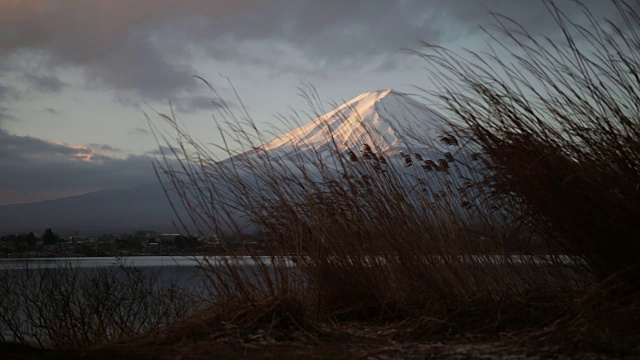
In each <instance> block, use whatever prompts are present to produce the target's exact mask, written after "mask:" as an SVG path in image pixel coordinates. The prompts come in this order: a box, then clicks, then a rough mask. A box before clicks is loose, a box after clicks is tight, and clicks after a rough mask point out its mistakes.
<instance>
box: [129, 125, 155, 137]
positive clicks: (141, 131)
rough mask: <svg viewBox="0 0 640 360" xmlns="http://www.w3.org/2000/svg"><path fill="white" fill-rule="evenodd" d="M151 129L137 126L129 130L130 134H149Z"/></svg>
mask: <svg viewBox="0 0 640 360" xmlns="http://www.w3.org/2000/svg"><path fill="white" fill-rule="evenodd" d="M149 133H150V131H149V130H148V129H145V128H141V127H137V128H135V129H131V130H130V131H129V135H148V134H149Z"/></svg>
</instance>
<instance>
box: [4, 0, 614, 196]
mask: <svg viewBox="0 0 640 360" xmlns="http://www.w3.org/2000/svg"><path fill="white" fill-rule="evenodd" d="M557 2H558V3H559V4H560V5H561V6H562V7H563V9H565V11H566V12H567V13H568V14H569V15H570V16H571V15H575V16H578V17H579V16H580V9H579V8H578V7H577V6H575V4H573V2H571V1H568V0H566V1H563V0H558V1H557ZM586 3H588V4H590V6H591V10H592V11H593V12H594V14H596V15H601V16H607V17H612V18H613V19H614V20H615V13H616V12H615V8H614V6H613V4H612V2H611V1H610V0H592V1H586ZM491 11H493V12H497V13H502V14H505V15H508V16H509V17H511V18H513V19H515V20H516V21H518V22H519V23H521V24H522V25H523V26H524V27H526V28H527V29H528V30H529V32H531V33H533V34H545V35H548V36H555V35H558V33H557V29H556V30H554V29H555V28H554V26H553V22H552V19H551V17H550V16H549V15H548V12H547V9H546V8H545V6H544V4H543V2H542V1H531V0H449V1H440V0H397V1H392V0H349V1H345V0H322V1H321V0H269V1H266V0H136V1H131V0H48V1H47V0H0V205H2V204H10V203H24V202H31V201H39V200H46V199H54V198H60V197H64V196H71V195H77V194H82V193H86V192H90V191H95V190H100V189H105V188H118V187H129V186H133V185H136V184H141V183H145V182H155V181H156V178H155V175H154V172H153V168H152V161H153V159H154V156H156V155H155V154H156V153H157V149H158V144H157V143H156V141H155V140H154V137H153V136H152V134H151V132H150V131H149V124H148V122H147V118H146V116H145V113H146V114H149V116H150V118H151V120H152V122H153V123H154V124H156V125H157V126H160V127H161V128H162V126H163V125H162V119H161V118H160V117H159V116H157V114H156V113H157V112H160V113H168V112H169V111H170V107H169V103H171V104H172V106H173V109H174V111H175V114H176V116H177V117H178V118H179V120H180V121H181V122H182V123H183V124H184V126H185V127H186V128H187V129H188V130H189V131H190V132H191V133H194V134H197V137H198V138H199V139H200V140H202V141H204V142H206V143H211V144H217V143H219V142H220V137H219V136H218V135H217V130H216V127H215V124H214V122H213V121H212V116H211V114H212V113H214V112H215V110H216V107H217V106H219V104H220V103H221V101H223V100H224V101H226V102H227V103H228V104H229V105H230V106H231V107H232V108H233V109H236V110H238V109H240V105H241V102H242V104H244V105H246V108H247V110H248V112H249V113H250V115H251V116H252V118H253V119H254V120H255V121H256V122H257V124H258V125H259V126H260V127H263V128H264V129H270V128H271V125H272V124H275V125H276V127H277V126H278V120H277V118H276V116H275V115H276V114H287V113H289V112H290V111H291V109H302V110H304V109H305V106H306V105H305V101H304V99H302V98H301V97H300V96H299V92H300V87H301V86H305V84H311V85H313V86H314V87H315V88H316V89H317V91H318V93H319V95H320V97H321V98H322V99H323V100H324V101H326V102H327V103H330V102H333V103H342V102H343V101H345V100H349V99H351V98H353V97H355V96H357V95H358V94H360V93H362V92H366V91H374V90H380V89H387V88H393V89H395V90H399V91H405V92H415V91H416V86H417V87H422V88H426V89H432V88H433V86H434V84H433V83H431V82H430V81H429V78H428V76H427V72H426V71H425V69H424V67H425V66H426V64H425V62H424V61H423V60H421V59H419V58H418V57H417V56H415V55H412V54H410V53H409V52H407V51H403V49H405V50H406V49H413V50H420V49H421V41H425V42H429V43H434V44H439V45H443V46H446V47H450V48H452V49H460V48H469V49H472V50H478V51H481V50H482V49H484V48H485V47H486V41H487V36H486V34H484V33H483V32H482V31H481V30H480V27H481V26H484V27H487V26H490V25H491V24H492V21H493V20H492V17H491V14H490V12H491ZM195 76H199V77H202V78H204V79H206V80H207V81H208V82H210V83H211V84H212V85H213V87H214V88H215V89H216V91H217V93H212V92H211V91H210V90H209V89H208V88H207V86H205V84H203V83H202V81H199V80H197V78H195ZM230 84H233V87H234V88H235V91H237V93H238V94H239V96H240V99H241V102H240V100H238V98H236V96H235V93H234V90H233V88H232V87H231V85H230ZM301 121H303V122H306V120H301Z"/></svg>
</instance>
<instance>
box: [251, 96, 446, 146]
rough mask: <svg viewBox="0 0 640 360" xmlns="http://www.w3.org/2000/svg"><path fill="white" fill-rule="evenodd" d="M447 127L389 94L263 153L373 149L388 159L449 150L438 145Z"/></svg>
mask: <svg viewBox="0 0 640 360" xmlns="http://www.w3.org/2000/svg"><path fill="white" fill-rule="evenodd" d="M446 125H447V121H446V119H444V118H443V117H442V116H441V115H439V114H438V113H436V112H435V111H433V110H431V109H429V108H428V107H426V106H425V105H423V104H422V103H420V102H418V101H416V100H413V99H412V98H410V97H409V96H408V95H406V94H402V93H399V92H396V91H394V90H391V89H387V90H382V91H374V92H367V93H363V94H361V95H359V96H357V97H355V98H354V99H352V100H350V101H348V102H346V103H345V104H344V105H342V106H340V107H338V108H336V109H335V110H333V111H331V112H329V113H327V114H325V115H323V116H320V117H319V118H317V119H316V120H314V121H312V122H310V123H309V124H307V125H305V126H302V127H300V128H298V129H296V130H293V131H290V132H289V133H287V134H284V135H282V136H280V137H278V138H277V139H275V140H273V141H271V142H268V143H267V144H265V145H263V146H261V147H260V149H261V150H262V151H273V150H278V151H283V152H285V153H293V152H301V151H305V150H310V149H315V150H316V151H320V152H321V151H324V150H327V149H336V148H337V150H338V151H342V150H357V149H360V148H361V147H362V146H363V144H368V145H369V146H371V147H372V148H373V149H377V152H380V153H381V154H383V155H385V156H393V155H396V154H398V153H399V152H400V151H405V152H414V151H418V150H419V149H420V150H424V149H425V148H430V149H436V150H441V151H445V150H444V149H443V148H442V146H441V144H439V143H437V142H434V140H435V139H437V138H438V137H439V136H442V134H443V133H444V130H443V128H444V127H445V126H446ZM332 137H333V140H332ZM334 141H335V144H334Z"/></svg>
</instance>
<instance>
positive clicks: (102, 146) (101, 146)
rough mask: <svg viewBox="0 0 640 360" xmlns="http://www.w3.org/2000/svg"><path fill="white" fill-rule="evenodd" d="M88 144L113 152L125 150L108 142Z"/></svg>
mask: <svg viewBox="0 0 640 360" xmlns="http://www.w3.org/2000/svg"><path fill="white" fill-rule="evenodd" d="M88 146H89V147H91V148H95V149H99V150H102V151H111V152H121V151H123V150H122V149H120V148H117V147H114V146H111V145H108V144H95V143H91V144H88Z"/></svg>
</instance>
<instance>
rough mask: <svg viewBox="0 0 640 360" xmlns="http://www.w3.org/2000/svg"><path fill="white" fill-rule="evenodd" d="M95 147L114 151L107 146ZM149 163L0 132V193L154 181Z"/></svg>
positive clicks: (69, 190)
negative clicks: (0, 174)
mask: <svg viewBox="0 0 640 360" xmlns="http://www.w3.org/2000/svg"><path fill="white" fill-rule="evenodd" d="M96 148H99V149H100V150H116V149H114V148H111V147H110V146H109V145H99V146H97V147H96ZM152 160H153V158H152V157H149V156H129V157H127V158H125V159H115V158H111V157H109V156H105V155H101V154H100V153H98V152H96V151H95V150H94V149H93V148H91V147H89V146H74V145H68V144H58V143H51V142H47V141H43V140H40V139H37V138H33V137H29V136H17V135H13V134H10V133H8V132H6V131H4V130H1V129H0V169H2V176H0V194H3V193H4V194H25V196H27V195H29V194H31V193H38V194H41V196H45V197H46V194H63V193H73V192H76V193H78V192H81V191H90V190H95V189H99V188H117V187H131V186H135V185H137V184H144V183H150V182H155V181H156V178H155V174H154V172H153V167H152ZM16 196H17V195H16ZM16 196H14V197H13V198H12V199H11V200H10V201H7V199H3V198H1V197H0V204H2V203H6V202H15V201H18V202H19V201H21V200H20V198H19V197H16ZM30 200H34V199H30Z"/></svg>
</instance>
